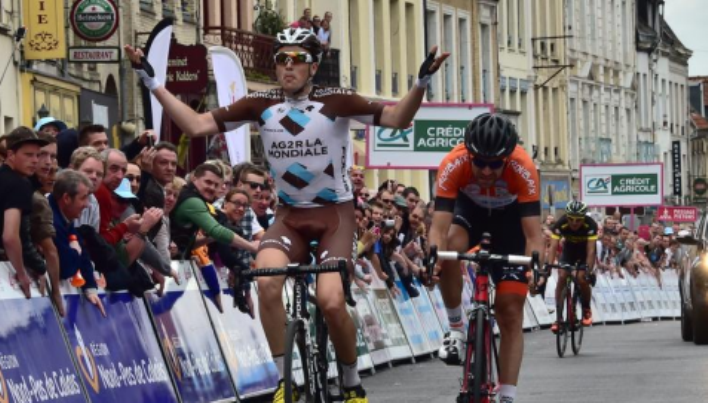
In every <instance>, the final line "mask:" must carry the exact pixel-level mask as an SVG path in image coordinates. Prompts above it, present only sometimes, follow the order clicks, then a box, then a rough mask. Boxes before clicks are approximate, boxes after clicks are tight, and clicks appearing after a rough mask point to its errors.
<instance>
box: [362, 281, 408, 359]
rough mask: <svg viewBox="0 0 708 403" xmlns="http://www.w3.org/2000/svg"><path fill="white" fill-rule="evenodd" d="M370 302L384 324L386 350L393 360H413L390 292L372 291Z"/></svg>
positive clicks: (370, 292)
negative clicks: (386, 335)
mask: <svg viewBox="0 0 708 403" xmlns="http://www.w3.org/2000/svg"><path fill="white" fill-rule="evenodd" d="M368 298H369V302H370V303H371V306H373V307H374V310H375V311H377V312H378V313H379V315H380V316H379V320H380V322H381V323H383V325H384V327H385V329H386V333H387V334H388V337H387V340H386V341H387V344H386V348H387V350H388V356H389V357H390V358H391V360H402V359H406V358H411V356H412V352H411V349H410V346H409V345H408V340H406V334H405V332H404V330H403V326H402V325H401V322H400V321H399V319H398V315H396V308H395V307H394V306H393V301H391V299H390V298H389V295H388V290H381V289H378V290H374V289H372V290H370V291H369V294H368Z"/></svg>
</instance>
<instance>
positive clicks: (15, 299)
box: [0, 263, 95, 403]
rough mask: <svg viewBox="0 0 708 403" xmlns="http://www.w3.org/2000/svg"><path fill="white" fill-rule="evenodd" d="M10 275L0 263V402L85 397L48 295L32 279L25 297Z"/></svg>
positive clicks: (69, 401) (75, 402) (65, 401)
mask: <svg viewBox="0 0 708 403" xmlns="http://www.w3.org/2000/svg"><path fill="white" fill-rule="evenodd" d="M14 276H15V271H14V269H12V268H11V266H10V265H9V264H8V263H0V312H2V321H1V322H0V402H2V403H8V402H28V403H30V402H42V401H52V402H61V403H79V402H80V403H84V402H86V398H85V396H84V390H83V388H82V384H81V378H80V376H79V375H78V373H77V371H76V368H75V367H74V363H73V362H72V360H71V356H70V355H69V353H68V351H67V349H66V344H65V342H64V336H63V335H62V329H61V326H60V325H59V321H58V320H57V316H56V314H55V313H54V308H53V307H52V303H51V301H50V299H49V298H48V297H42V296H40V295H39V291H38V290H37V288H36V285H35V284H34V283H33V284H32V288H31V292H32V294H31V295H32V298H31V299H25V296H24V294H23V293H22V291H20V287H19V285H18V284H17V282H16V281H15V278H14ZM93 373H95V371H94V372H93Z"/></svg>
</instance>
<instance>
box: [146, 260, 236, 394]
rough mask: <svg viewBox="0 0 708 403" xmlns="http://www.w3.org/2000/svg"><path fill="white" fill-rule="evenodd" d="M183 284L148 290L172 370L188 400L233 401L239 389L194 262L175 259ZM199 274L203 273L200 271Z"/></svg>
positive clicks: (166, 282)
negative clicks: (203, 297) (234, 382)
mask: <svg viewBox="0 0 708 403" xmlns="http://www.w3.org/2000/svg"><path fill="white" fill-rule="evenodd" d="M172 267H173V268H175V269H177V271H178V272H179V279H180V284H177V283H176V282H175V281H174V279H172V278H167V279H166V281H165V293H164V295H163V296H162V297H159V296H158V295H157V294H156V293H154V292H153V293H146V296H145V299H146V301H147V305H148V307H149V309H150V311H151V312H152V316H153V321H154V323H155V328H156V330H157V334H158V337H159V339H160V342H161V344H162V348H163V351H164V353H165V357H167V362H168V364H169V369H170V371H171V373H172V375H173V377H174V381H175V384H176V385H177V389H178V391H179V394H180V397H181V398H182V401H184V402H213V401H219V400H233V399H234V398H235V392H234V389H233V385H232V384H231V379H230V376H229V371H228V368H227V366H226V362H225V361H224V357H223V356H222V354H221V350H220V349H219V343H218V341H217V340H216V335H215V334H214V329H213V328H212V326H211V323H210V322H209V316H208V315H207V312H206V308H205V307H204V304H205V302H206V304H213V301H212V300H211V299H208V300H206V301H204V300H202V292H201V290H200V288H199V282H198V279H197V278H196V277H195V273H194V272H192V269H191V263H190V262H189V261H185V262H174V261H173V262H172ZM197 273H199V275H201V272H199V271H197Z"/></svg>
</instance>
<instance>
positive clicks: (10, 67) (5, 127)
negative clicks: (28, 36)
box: [0, 0, 23, 135]
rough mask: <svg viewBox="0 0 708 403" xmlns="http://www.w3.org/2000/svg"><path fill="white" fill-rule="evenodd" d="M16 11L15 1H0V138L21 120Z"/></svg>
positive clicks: (17, 8)
mask: <svg viewBox="0 0 708 403" xmlns="http://www.w3.org/2000/svg"><path fill="white" fill-rule="evenodd" d="M19 10H20V5H19V0H3V1H0V55H2V56H0V69H1V70H0V74H4V75H3V76H2V78H0V80H2V81H1V82H0V135H2V134H6V133H8V132H10V131H11V130H12V129H14V128H15V127H16V126H17V125H18V124H20V122H21V120H22V119H21V116H22V115H21V114H22V110H21V107H22V89H21V86H20V69H19V64H20V51H19V49H17V47H16V44H17V42H16V41H15V39H14V35H15V32H17V29H18V28H19V27H21V26H22V25H23V24H22V20H21V19H20V18H19V17H20V16H19ZM5 66H7V70H5ZM3 72H4V73H3Z"/></svg>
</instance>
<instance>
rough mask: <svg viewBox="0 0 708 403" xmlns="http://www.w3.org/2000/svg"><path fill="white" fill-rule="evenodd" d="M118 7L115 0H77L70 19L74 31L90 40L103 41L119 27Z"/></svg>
mask: <svg viewBox="0 0 708 403" xmlns="http://www.w3.org/2000/svg"><path fill="white" fill-rule="evenodd" d="M118 15H119V13H118V7H117V6H116V3H114V2H113V0H76V2H74V5H73V6H72V7H71V13H70V14H69V20H70V21H71V27H72V28H73V30H74V33H76V35H78V36H79V37H80V38H82V39H84V40H87V41H90V42H103V41H105V40H106V39H108V38H110V37H111V36H112V35H113V33H114V32H115V31H116V29H117V28H118V19H119V17H118Z"/></svg>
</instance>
